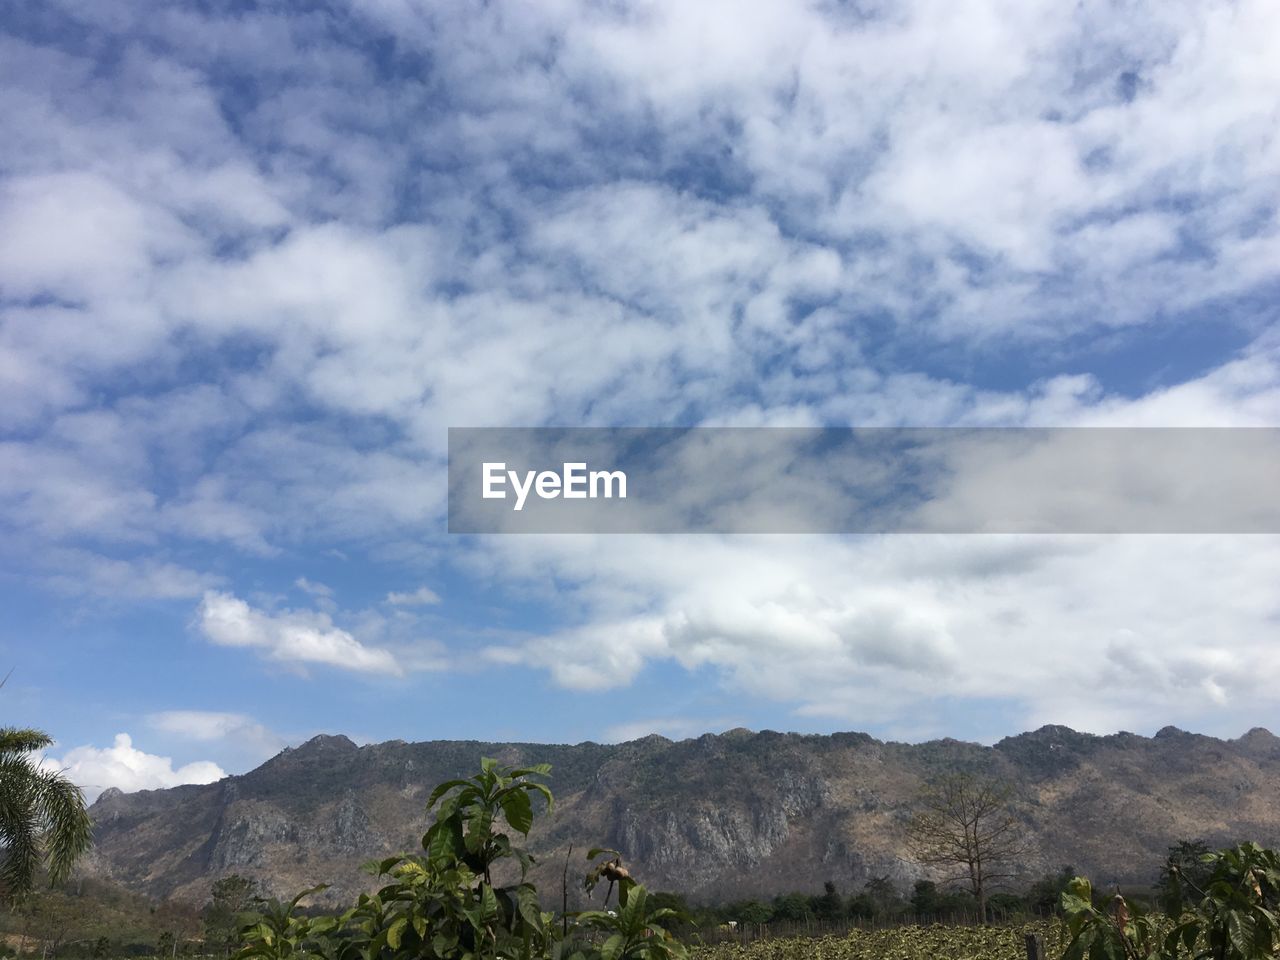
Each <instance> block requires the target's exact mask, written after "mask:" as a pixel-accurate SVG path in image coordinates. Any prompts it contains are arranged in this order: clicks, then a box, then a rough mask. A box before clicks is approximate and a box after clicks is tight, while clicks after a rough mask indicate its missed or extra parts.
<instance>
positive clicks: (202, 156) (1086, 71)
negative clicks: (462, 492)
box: [0, 0, 1280, 793]
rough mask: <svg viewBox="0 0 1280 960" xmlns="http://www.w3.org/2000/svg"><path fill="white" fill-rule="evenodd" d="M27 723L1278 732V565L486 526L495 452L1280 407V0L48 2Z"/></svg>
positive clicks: (199, 748)
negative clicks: (485, 529) (476, 456)
mask: <svg viewBox="0 0 1280 960" xmlns="http://www.w3.org/2000/svg"><path fill="white" fill-rule="evenodd" d="M2 29H3V34H2V35H0V72H2V73H3V81H2V82H0V132H2V133H3V136H0V609H3V610H4V611H5V616H4V617H3V618H2V619H0V663H3V664H5V665H6V666H5V669H8V667H9V666H12V668H13V674H12V677H11V679H10V680H9V682H8V684H7V685H6V686H5V688H4V689H3V691H0V703H3V705H4V713H5V716H6V717H8V718H10V720H7V721H6V722H15V723H23V724H35V725H38V726H40V727H43V728H45V729H47V730H48V731H50V732H51V733H52V734H53V735H54V736H56V737H57V740H58V743H57V746H56V747H55V748H54V749H53V750H52V751H51V753H50V762H52V763H57V764H60V765H62V766H64V767H66V768H67V769H69V770H70V771H71V772H72V774H73V775H74V776H75V777H76V778H77V779H79V780H80V781H81V782H83V783H84V784H85V785H86V786H87V787H88V788H90V792H91V793H93V792H96V791H97V790H98V789H100V788H102V787H105V786H111V785H116V786H121V787H123V788H125V789H137V788H141V787H150V786H163V785H168V784H172V783H178V782H184V781H188V780H207V779H210V778H213V777H216V776H218V775H220V774H221V773H223V772H238V771H242V770H244V769H247V768H248V767H249V766H252V765H253V764H255V763H257V762H259V761H261V760H262V759H264V758H265V757H267V756H270V755H271V754H272V753H273V752H274V751H276V750H278V749H279V748H280V747H281V746H283V745H285V744H288V743H295V742H298V741H300V740H302V739H304V738H306V737H308V736H310V735H312V734H314V733H317V732H322V731H323V732H344V733H347V734H349V735H351V736H352V737H354V738H357V739H363V740H379V739H389V738H397V737H399V738H403V739H432V738H459V737H468V738H476V739H522V740H535V741H578V740H583V739H596V740H616V739H622V738H627V737H631V736H638V735H643V734H645V733H648V732H659V733H663V734H665V735H668V736H675V737H679V736H688V735H696V734H699V733H702V732H704V731H707V730H721V729H726V728H728V727H733V726H739V725H741V726H748V727H752V728H773V729H789V730H806V731H830V730H838V729H855V730H866V731H869V732H871V733H873V734H875V735H877V736H881V737H892V738H898V739H908V740H918V739H923V738H927V737H932V736H943V735H950V736H956V737H963V738H971V739H978V740H984V741H992V740H995V739H998V738H999V737H1001V736H1004V735H1007V734H1011V733H1016V732H1018V731H1020V730H1023V729H1026V728H1029V727H1033V726H1036V725H1039V724H1041V723H1046V722H1058V723H1066V724H1070V725H1072V726H1075V727H1077V728H1079V729H1087V730H1095V731H1100V732H1105V731H1112V730H1117V729H1131V730H1136V731H1138V732H1144V733H1150V732H1153V731H1154V730H1156V729H1158V728H1159V727H1161V726H1163V725H1165V724H1167V723H1174V724H1178V725H1181V726H1184V727H1189V728H1192V729H1196V730H1201V731H1204V732H1210V733H1215V734H1219V735H1229V736H1236V735H1239V734H1241V733H1243V732H1244V731H1245V730H1247V729H1248V728H1250V727H1252V726H1255V725H1264V726H1265V725H1269V726H1271V727H1273V728H1275V727H1277V726H1280V714H1278V712H1277V711H1278V709H1280V708H1277V706H1276V700H1275V697H1274V690H1275V689H1276V683H1277V682H1278V681H1280V657H1277V656H1276V653H1275V651H1276V649H1277V641H1278V640H1280V631H1278V624H1280V592H1278V591H1277V588H1276V578H1275V575H1274V574H1275V570H1276V569H1280V542H1277V539H1276V538H1275V537H1269V536H1247V537H1136V536H1131V537H1056V538H1053V537H980V536H969V537H908V536H894V537H882V538H838V537H790V538H788V537H772V538H770V537H737V538H732V537H727V538H726V537H626V538H612V539H611V538H608V537H586V536H583V537H576V536H575V537H563V536H562V537H489V538H483V537H477V538H466V537H452V538H451V537H449V536H448V535H447V534H446V533H445V532H444V530H445V515H444V494H445V484H444V450H445V439H446V430H447V428H448V427H450V426H542V425H561V426H576V425H617V426H663V425H740V426H754V425H830V426H850V425H858V426H873V425H904V426H952V425H998V426H1025V425H1035V426H1044V425H1050V426H1059V425H1060V426H1077V425H1097V426H1120V425H1125V426H1199V425H1217V426H1259V425H1265V426H1280V333H1277V308H1276V303H1277V293H1278V292H1280V221H1278V220H1277V204H1276V197H1277V196H1280V190H1278V188H1280V116H1278V115H1277V113H1276V111H1275V103H1277V102H1280V66H1277V65H1278V64H1280V56H1277V49H1276V41H1275V38H1276V37H1277V36H1280V12H1278V11H1277V8H1276V7H1275V5H1274V4H1273V3H1271V2H1269V0H1235V2H1204V0H1195V2H1161V3H1155V2H1150V3H1147V2H1136V3H1123V4H1121V3H1106V2H1086V3H1082V4H1077V5H1074V6H1072V7H1070V9H1066V8H1064V7H1063V6H1062V5H1061V4H1058V3H1052V2H1049V0H1043V2H1041V0H1034V2H1027V0H977V2H974V3H970V4H962V5H957V4H950V3H945V2H941V0H902V2H900V3H895V4H885V3H880V2H876V0H870V2H859V3H836V2H825V3H810V4H797V3H790V2H785V3H784V2H777V3H774V2H764V0H759V2H752V3H748V4H741V3H721V2H706V3H699V4H684V3H678V2H658V0H654V2H648V3H634V4H632V3H616V4H615V3H608V4H606V3H598V2H577V0H548V2H546V3H539V4H515V3H505V2H492V3H484V4H481V3H469V2H463V3H450V4H428V3H423V2H419V0H364V2H351V3H340V2H336V0H335V2H332V3H314V4H301V3H299V4H283V5H265V4H261V5H260V4H253V3H191V4H163V3H161V4H148V5H139V4H133V3H127V2H118V0H98V2H95V3H93V4H83V3H74V2H69V0H68V2H63V0H47V2H42V3H26V4H19V5H17V6H16V7H13V8H12V9H11V10H9V11H8V12H7V13H6V17H5V20H4V23H3V25H2Z"/></svg>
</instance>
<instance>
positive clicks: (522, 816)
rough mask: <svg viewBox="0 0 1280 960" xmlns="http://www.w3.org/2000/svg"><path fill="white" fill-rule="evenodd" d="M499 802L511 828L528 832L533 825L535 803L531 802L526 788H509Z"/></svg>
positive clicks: (524, 832)
mask: <svg viewBox="0 0 1280 960" xmlns="http://www.w3.org/2000/svg"><path fill="white" fill-rule="evenodd" d="M498 802H499V803H500V804H501V805H502V815H503V816H505V817H506V818H507V823H509V824H510V825H511V829H512V830H517V831H519V832H520V833H523V834H528V832H529V829H530V828H531V827H532V826H533V804H531V803H530V802H529V794H528V793H527V792H526V791H524V790H509V791H507V792H505V793H503V794H502V795H501V796H500V797H499V801H498Z"/></svg>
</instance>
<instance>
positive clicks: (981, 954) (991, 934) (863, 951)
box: [693, 920, 1066, 960]
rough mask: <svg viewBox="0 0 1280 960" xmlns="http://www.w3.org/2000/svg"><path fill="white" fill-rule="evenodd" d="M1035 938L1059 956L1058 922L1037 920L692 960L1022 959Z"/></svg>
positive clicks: (736, 949) (779, 946)
mask: <svg viewBox="0 0 1280 960" xmlns="http://www.w3.org/2000/svg"><path fill="white" fill-rule="evenodd" d="M1028 933H1032V934H1035V935H1036V936H1038V937H1039V938H1040V942H1041V944H1042V952H1041V956H1042V957H1045V958H1055V957H1060V956H1061V955H1062V951H1063V948H1064V947H1065V945H1066V940H1065V936H1064V935H1065V929H1064V928H1063V926H1062V924H1061V923H1058V922H1056V921H1052V920H1039V921H1035V922H1033V923H1028V924H1025V925H1022V926H1016V925H1014V926H988V927H960V926H945V925H941V924H937V925H934V926H927V927H895V928H891V929H887V930H854V931H852V932H850V933H849V934H848V935H847V936H842V937H821V938H809V937H794V938H788V939H785V940H756V941H753V942H751V943H747V944H741V943H720V944H716V945H715V946H708V947H699V948H698V949H696V950H695V951H693V958H694V960H809V958H813V960H1026V956H1027V948H1026V934H1028Z"/></svg>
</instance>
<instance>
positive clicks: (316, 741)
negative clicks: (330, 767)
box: [294, 733, 360, 753]
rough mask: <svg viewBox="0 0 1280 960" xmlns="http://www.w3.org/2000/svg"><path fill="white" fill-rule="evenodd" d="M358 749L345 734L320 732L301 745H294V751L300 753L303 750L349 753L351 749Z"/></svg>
mask: <svg viewBox="0 0 1280 960" xmlns="http://www.w3.org/2000/svg"><path fill="white" fill-rule="evenodd" d="M359 749H360V748H359V747H357V746H356V744H355V741H353V740H352V739H351V738H350V737H348V736H346V735H345V734H341V733H337V734H332V733H321V734H317V735H316V736H314V737H312V738H311V739H310V740H308V741H307V742H306V743H304V744H302V745H301V746H298V747H295V748H294V752H295V753H302V752H304V751H305V752H307V753H320V752H326V753H336V752H341V753H350V752H351V751H353V750H359Z"/></svg>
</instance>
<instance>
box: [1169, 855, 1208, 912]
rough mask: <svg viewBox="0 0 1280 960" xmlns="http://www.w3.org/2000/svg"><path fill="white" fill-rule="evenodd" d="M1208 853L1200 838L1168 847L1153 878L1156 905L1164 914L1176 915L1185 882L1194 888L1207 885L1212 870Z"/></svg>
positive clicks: (1180, 906)
mask: <svg viewBox="0 0 1280 960" xmlns="http://www.w3.org/2000/svg"><path fill="white" fill-rule="evenodd" d="M1212 853H1213V851H1211V850H1210V849H1209V845H1208V844H1207V843H1205V842H1204V841H1203V840H1179V841H1178V842H1177V843H1175V844H1174V845H1173V846H1171V847H1170V848H1169V854H1168V856H1166V857H1165V859H1164V866H1162V867H1161V868H1160V878H1159V879H1158V880H1157V881H1156V890H1157V892H1158V894H1159V900H1160V906H1161V908H1162V909H1163V910H1164V911H1165V912H1166V913H1170V914H1173V915H1174V916H1177V915H1178V913H1180V912H1181V910H1182V890H1183V889H1184V888H1185V885H1186V884H1188V883H1190V884H1191V886H1192V887H1193V888H1195V889H1203V888H1204V887H1205V886H1207V885H1208V883H1209V876H1210V875H1211V874H1212V873H1213V864H1212V863H1210V862H1208V860H1209V857H1210V855H1211V854H1212Z"/></svg>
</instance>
